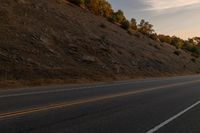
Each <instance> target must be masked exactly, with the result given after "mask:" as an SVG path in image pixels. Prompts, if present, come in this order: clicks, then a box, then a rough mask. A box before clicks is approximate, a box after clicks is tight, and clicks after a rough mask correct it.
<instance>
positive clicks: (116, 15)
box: [113, 10, 126, 24]
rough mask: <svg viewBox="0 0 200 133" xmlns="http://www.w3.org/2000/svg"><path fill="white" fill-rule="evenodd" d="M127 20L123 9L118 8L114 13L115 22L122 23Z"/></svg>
mask: <svg viewBox="0 0 200 133" xmlns="http://www.w3.org/2000/svg"><path fill="white" fill-rule="evenodd" d="M125 20H126V18H125V16H124V12H123V11H122V10H118V11H117V12H115V13H114V14H113V22H115V23H119V24H122V22H124V21H125Z"/></svg>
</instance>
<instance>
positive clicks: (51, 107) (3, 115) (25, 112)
mask: <svg viewBox="0 0 200 133" xmlns="http://www.w3.org/2000/svg"><path fill="white" fill-rule="evenodd" d="M197 82H200V80H196V81H189V82H184V83H177V84H171V85H163V86H158V87H152V88H148V89H140V90H134V91H128V92H122V93H116V94H111V95H106V96H98V97H92V98H88V99H79V100H75V101H71V102H64V103H59V104H51V105H48V106H43V107H36V108H29V109H24V110H19V111H14V112H8V113H1V114H0V120H2V119H8V118H12V117H18V116H24V115H28V114H31V113H37V112H42V111H49V110H55V109H59V108H65V107H70V106H75V105H81V104H87V103H92V102H97V101H102V100H107V99H112V98H117V97H123V96H128V95H134V94H138V93H144V92H150V91H153V90H158V89H163V88H170V87H176V86H181V85H186V84H192V83H197Z"/></svg>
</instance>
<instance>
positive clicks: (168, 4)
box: [146, 0, 200, 11]
mask: <svg viewBox="0 0 200 133" xmlns="http://www.w3.org/2000/svg"><path fill="white" fill-rule="evenodd" d="M199 3H200V0H148V1H147V2H146V4H148V5H149V6H150V8H147V9H146V10H152V11H163V10H167V9H177V8H181V7H188V6H192V5H195V4H199Z"/></svg>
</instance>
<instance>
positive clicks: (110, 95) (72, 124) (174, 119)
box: [0, 75, 200, 133]
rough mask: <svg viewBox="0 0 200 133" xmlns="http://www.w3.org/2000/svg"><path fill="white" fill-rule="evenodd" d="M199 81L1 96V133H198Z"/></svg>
mask: <svg viewBox="0 0 200 133" xmlns="http://www.w3.org/2000/svg"><path fill="white" fill-rule="evenodd" d="M199 132H200V76H198V75H197V76H185V77H184V76H181V77H173V78H157V79H145V80H133V81H121V82H113V83H104V84H103V83H101V84H92V85H81V86H53V87H38V88H29V89H18V90H2V91H0V133H199Z"/></svg>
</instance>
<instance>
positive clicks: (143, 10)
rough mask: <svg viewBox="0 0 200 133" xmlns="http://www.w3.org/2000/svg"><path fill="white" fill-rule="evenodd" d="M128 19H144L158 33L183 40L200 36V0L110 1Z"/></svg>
mask: <svg viewBox="0 0 200 133" xmlns="http://www.w3.org/2000/svg"><path fill="white" fill-rule="evenodd" d="M108 1H109V2H110V3H111V4H112V7H113V8H114V9H115V10H117V9H122V10H123V11H124V13H125V15H126V17H127V18H129V19H130V18H131V17H134V18H136V19H137V20H138V21H139V20H141V19H142V18H144V19H145V20H148V21H149V22H150V23H152V24H153V25H154V29H155V30H156V32H157V33H163V34H168V35H176V36H179V37H181V38H183V39H187V38H190V37H194V36H200V0H108Z"/></svg>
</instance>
